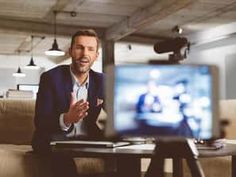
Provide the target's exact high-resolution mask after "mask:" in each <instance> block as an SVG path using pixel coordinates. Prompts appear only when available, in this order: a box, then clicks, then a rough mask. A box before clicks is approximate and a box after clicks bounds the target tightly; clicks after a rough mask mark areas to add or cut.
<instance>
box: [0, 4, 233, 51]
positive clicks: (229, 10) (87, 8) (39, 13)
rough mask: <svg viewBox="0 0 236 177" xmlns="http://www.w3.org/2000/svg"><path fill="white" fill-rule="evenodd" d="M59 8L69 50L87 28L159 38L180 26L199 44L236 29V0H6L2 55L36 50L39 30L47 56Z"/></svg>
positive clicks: (109, 36) (60, 36) (1, 10)
mask: <svg viewBox="0 0 236 177" xmlns="http://www.w3.org/2000/svg"><path fill="white" fill-rule="evenodd" d="M55 10H56V11H58V13H57V40H58V44H59V47H60V48H61V49H63V50H65V51H67V48H68V47H69V43H70V36H71V35H72V34H73V33H74V32H75V31H76V30H78V29H79V28H85V27H92V28H95V29H96V30H97V32H98V33H99V35H100V37H101V38H103V39H104V40H114V41H118V40H129V41H130V40H132V41H140V42H145V41H150V42H154V41H156V40H158V39H165V38H169V37H173V36H174V34H173V32H172V31H171V29H172V28H173V27H174V26H175V25H179V26H181V27H182V28H183V29H184V32H183V34H182V35H183V36H187V37H188V38H189V40H190V41H191V42H192V43H195V44H199V43H204V42H209V41H210V42H212V41H214V40H216V38H217V39H219V38H223V37H229V36H232V35H235V34H236V24H235V21H236V0H0V54H2V55H11V54H15V53H16V51H17V50H21V51H25V52H26V53H27V52H30V50H31V47H30V36H31V35H34V36H35V37H34V48H33V52H34V55H44V51H45V50H47V49H49V48H51V45H52V41H53V38H54V36H53V19H54V18H53V17H54V16H53V11H55ZM72 11H73V12H76V14H77V15H76V16H75V17H72V16H71V13H70V12H72ZM206 32H210V34H211V35H209V33H206ZM44 37H45V38H44Z"/></svg>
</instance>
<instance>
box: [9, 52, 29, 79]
mask: <svg viewBox="0 0 236 177" xmlns="http://www.w3.org/2000/svg"><path fill="white" fill-rule="evenodd" d="M17 53H18V56H19V60H18V65H19V66H18V69H17V71H16V72H15V73H13V74H12V76H14V77H25V76H26V74H25V73H23V72H22V71H21V69H20V63H21V61H20V50H17Z"/></svg>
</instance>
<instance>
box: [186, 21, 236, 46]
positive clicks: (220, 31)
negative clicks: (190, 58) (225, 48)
mask: <svg viewBox="0 0 236 177" xmlns="http://www.w3.org/2000/svg"><path fill="white" fill-rule="evenodd" d="M235 34H236V22H233V23H229V24H226V25H220V26H218V27H215V28H211V29H209V30H205V31H202V32H198V33H195V34H193V35H189V36H187V38H188V40H189V41H190V42H191V44H192V45H194V46H200V45H206V44H208V43H212V42H216V41H220V40H225V39H227V38H231V37H232V36H234V35H235Z"/></svg>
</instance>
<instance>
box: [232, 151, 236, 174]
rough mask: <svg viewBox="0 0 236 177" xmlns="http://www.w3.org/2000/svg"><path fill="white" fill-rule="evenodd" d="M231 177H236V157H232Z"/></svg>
mask: <svg viewBox="0 0 236 177" xmlns="http://www.w3.org/2000/svg"><path fill="white" fill-rule="evenodd" d="M231 176H232V177H236V155H232V166H231Z"/></svg>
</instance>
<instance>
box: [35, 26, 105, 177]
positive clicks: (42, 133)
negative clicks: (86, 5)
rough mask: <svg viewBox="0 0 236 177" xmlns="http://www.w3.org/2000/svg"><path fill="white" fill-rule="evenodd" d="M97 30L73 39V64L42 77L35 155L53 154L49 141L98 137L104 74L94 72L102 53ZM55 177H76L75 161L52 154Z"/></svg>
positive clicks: (36, 113)
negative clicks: (99, 51)
mask: <svg viewBox="0 0 236 177" xmlns="http://www.w3.org/2000/svg"><path fill="white" fill-rule="evenodd" d="M98 48H99V39H98V37H97V34H96V32H95V31H93V30H91V29H88V30H80V31H78V32H76V33H75V34H74V35H73V36H72V40H71V46H70V49H69V54H70V56H71V58H72V63H71V65H62V66H58V67H55V68H53V69H51V70H49V71H47V72H45V73H43V74H42V75H41V78H40V84H39V91H38V94H37V100H36V108H35V120H34V121H35V132H34V136H33V140H32V147H33V149H34V152H36V153H41V154H45V153H46V154H51V153H50V145H49V144H50V141H52V140H66V139H79V138H80V137H83V138H84V137H85V138H87V137H88V138H99V137H101V136H102V131H101V130H100V129H99V127H98V126H97V124H96V121H97V117H98V115H99V113H100V111H101V108H102V107H103V105H104V104H103V99H104V95H103V94H104V93H103V80H104V79H103V77H104V76H103V74H102V73H97V72H95V71H93V70H91V66H92V65H93V63H94V61H95V60H96V59H97V57H98V55H99V53H98ZM51 155H52V157H53V158H52V159H53V163H52V164H53V166H54V170H53V171H54V173H55V176H76V174H75V173H76V167H75V164H74V161H73V159H70V158H68V157H65V156H55V155H53V154H51Z"/></svg>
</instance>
